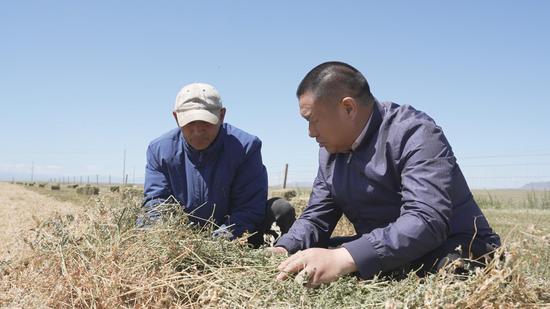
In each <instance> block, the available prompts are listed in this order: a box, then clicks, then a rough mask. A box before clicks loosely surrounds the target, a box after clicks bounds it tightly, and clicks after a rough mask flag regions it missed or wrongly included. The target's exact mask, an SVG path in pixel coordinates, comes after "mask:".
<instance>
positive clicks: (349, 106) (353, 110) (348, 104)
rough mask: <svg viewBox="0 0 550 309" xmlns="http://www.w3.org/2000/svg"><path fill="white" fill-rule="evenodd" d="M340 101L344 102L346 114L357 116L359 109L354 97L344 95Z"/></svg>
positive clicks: (343, 106)
mask: <svg viewBox="0 0 550 309" xmlns="http://www.w3.org/2000/svg"><path fill="white" fill-rule="evenodd" d="M340 103H341V104H342V108H344V110H345V112H346V114H347V115H348V116H350V117H352V118H355V116H356V115H357V109H358V106H357V101H355V99H354V98H352V97H344V98H343V99H342V101H341V102H340Z"/></svg>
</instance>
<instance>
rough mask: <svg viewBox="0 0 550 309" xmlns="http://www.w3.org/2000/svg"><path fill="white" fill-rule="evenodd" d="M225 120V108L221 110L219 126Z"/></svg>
mask: <svg viewBox="0 0 550 309" xmlns="http://www.w3.org/2000/svg"><path fill="white" fill-rule="evenodd" d="M224 119H225V107H222V109H220V121H219V124H222V123H223V120H224Z"/></svg>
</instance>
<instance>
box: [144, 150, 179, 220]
mask: <svg viewBox="0 0 550 309" xmlns="http://www.w3.org/2000/svg"><path fill="white" fill-rule="evenodd" d="M143 191H144V196H145V198H144V201H143V207H144V209H145V217H146V219H149V220H152V221H154V220H157V219H158V218H159V216H160V215H159V213H158V211H157V210H156V206H157V205H158V204H161V203H162V202H164V201H165V200H166V199H168V197H169V196H170V195H172V191H171V188H170V181H169V178H168V173H167V172H166V169H165V168H164V167H163V166H162V165H161V164H160V162H159V159H158V153H156V152H155V148H154V147H152V146H151V145H149V147H148V148H147V164H146V165H145V183H144V190H143Z"/></svg>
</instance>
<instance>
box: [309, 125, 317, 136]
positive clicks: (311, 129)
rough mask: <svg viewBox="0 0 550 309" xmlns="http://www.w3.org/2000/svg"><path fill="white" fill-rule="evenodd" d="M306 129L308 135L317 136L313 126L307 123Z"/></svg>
mask: <svg viewBox="0 0 550 309" xmlns="http://www.w3.org/2000/svg"><path fill="white" fill-rule="evenodd" d="M308 131H309V137H317V135H318V134H317V130H315V127H314V126H313V125H312V124H311V123H309V126H308Z"/></svg>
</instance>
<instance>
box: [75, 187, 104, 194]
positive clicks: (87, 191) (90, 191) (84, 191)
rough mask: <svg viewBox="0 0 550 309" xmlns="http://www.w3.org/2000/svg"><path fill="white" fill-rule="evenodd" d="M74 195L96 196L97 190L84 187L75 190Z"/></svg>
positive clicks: (96, 188)
mask: <svg viewBox="0 0 550 309" xmlns="http://www.w3.org/2000/svg"><path fill="white" fill-rule="evenodd" d="M76 193H78V194H82V195H98V194H99V188H98V187H94V186H90V185H86V186H84V187H78V188H76Z"/></svg>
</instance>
